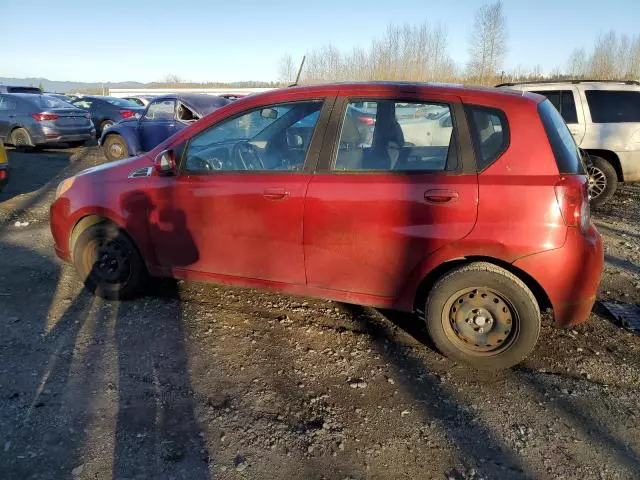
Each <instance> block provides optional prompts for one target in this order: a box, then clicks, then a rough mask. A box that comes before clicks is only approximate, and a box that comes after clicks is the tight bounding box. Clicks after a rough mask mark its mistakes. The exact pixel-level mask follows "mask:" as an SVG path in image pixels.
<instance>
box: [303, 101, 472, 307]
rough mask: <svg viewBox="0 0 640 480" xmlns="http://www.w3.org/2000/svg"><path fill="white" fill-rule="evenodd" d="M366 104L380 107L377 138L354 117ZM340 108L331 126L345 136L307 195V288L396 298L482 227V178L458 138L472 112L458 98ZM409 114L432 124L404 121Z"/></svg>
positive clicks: (326, 155)
mask: <svg viewBox="0 0 640 480" xmlns="http://www.w3.org/2000/svg"><path fill="white" fill-rule="evenodd" d="M363 101H367V102H369V103H372V102H373V103H374V104H375V122H368V123H369V124H372V125H369V128H370V129H371V130H372V131H371V132H367V131H365V130H364V129H363V128H362V126H361V125H358V123H357V117H354V116H353V115H351V114H350V113H349V112H350V107H351V106H353V105H357V104H358V103H359V102H363ZM399 103H401V104H402V106H403V107H402V108H403V110H400V109H399V108H398V104H399ZM339 104H340V102H336V107H335V108H334V116H333V117H332V118H331V121H330V125H337V126H339V127H336V128H335V134H334V133H333V131H328V132H327V136H329V135H332V136H333V137H334V140H333V145H332V146H330V147H328V149H325V150H323V152H322V154H321V157H320V167H321V168H320V170H319V171H318V174H317V175H315V176H314V177H313V179H312V180H311V182H310V184H309V188H308V192H307V201H306V209H305V219H304V225H305V229H304V253H305V262H306V273H307V282H308V285H309V286H310V287H319V288H322V289H328V290H340V291H343V292H350V293H355V294H367V295H374V296H378V297H386V298H396V297H397V296H398V295H400V293H401V291H402V288H403V285H404V284H405V282H406V281H407V279H408V278H409V276H410V275H411V274H412V272H414V270H415V269H416V268H417V267H418V266H419V265H420V263H421V262H422V261H423V260H424V259H425V258H426V257H427V256H428V255H429V254H431V253H433V252H434V251H436V250H437V249H439V248H442V247H444V246H446V245H447V244H450V243H453V242H455V241H456V240H459V239H461V238H463V237H464V236H465V235H467V234H468V233H469V232H470V231H471V229H472V228H473V225H474V223H475V220H476V211H477V201H478V180H477V174H476V173H475V168H473V167H471V168H469V161H468V160H466V158H468V155H469V152H468V151H467V150H469V146H468V145H469V142H468V141H467V142H462V143H461V142H460V141H459V137H460V132H459V130H458V129H457V128H456V123H457V121H460V122H464V113H463V109H462V106H461V103H460V100H459V99H458V98H457V97H453V98H451V97H448V98H438V97H433V98H428V99H426V98H425V99H417V100H416V99H415V97H414V98H413V99H412V100H407V99H402V100H401V99H399V98H397V97H388V96H378V97H375V96H374V97H373V98H354V99H345V100H344V102H343V103H342V105H341V108H339ZM408 105H409V106H410V107H411V108H412V110H415V111H416V112H428V113H429V115H427V114H416V115H415V116H406V115H402V114H401V111H404V110H406V109H407V106H408ZM431 117H433V118H438V119H440V118H446V117H450V118H451V119H452V121H451V122H436V121H434V120H433V118H431ZM438 129H441V130H442V131H437V130H438ZM465 131H466V130H465ZM467 138H468V137H467ZM336 139H337V140H336ZM325 143H326V142H325ZM461 144H462V145H466V147H464V148H461ZM463 160H465V161H463Z"/></svg>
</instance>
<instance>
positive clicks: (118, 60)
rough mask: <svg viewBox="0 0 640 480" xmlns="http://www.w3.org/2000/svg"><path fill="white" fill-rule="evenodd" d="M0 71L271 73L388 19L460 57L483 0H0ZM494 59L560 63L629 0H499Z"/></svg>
mask: <svg viewBox="0 0 640 480" xmlns="http://www.w3.org/2000/svg"><path fill="white" fill-rule="evenodd" d="M0 3H1V4H2V6H1V8H0V11H1V12H2V18H3V20H4V21H3V22H2V38H3V48H2V62H1V66H0V76H6V77H45V78H48V79H49V80H73V81H90V82H106V81H127V80H135V81H141V82H149V81H155V80H161V79H162V78H164V77H165V76H166V75H167V74H169V73H174V74H176V75H178V76H180V77H181V78H184V79H187V80H191V81H221V82H228V81H236V80H264V81H269V80H276V79H277V76H278V72H277V66H278V60H279V58H280V57H281V56H282V55H283V54H285V53H290V54H292V55H293V57H294V59H295V61H296V63H297V62H299V61H300V59H301V58H302V56H303V55H304V54H305V53H306V52H307V51H309V50H313V49H315V48H318V47H321V46H323V45H326V44H329V43H330V44H332V45H334V46H336V47H338V48H340V49H342V50H350V49H351V48H352V47H354V46H358V45H360V46H363V47H367V46H368V45H369V44H370V41H371V39H372V38H373V37H374V36H377V35H381V34H382V33H383V32H384V30H385V28H386V26H387V25H388V24H389V23H396V24H402V23H405V22H407V23H420V22H422V21H425V20H426V21H428V22H430V23H431V24H438V23H441V24H443V25H445V26H446V27H447V29H448V33H449V48H448V50H449V54H450V55H451V56H452V57H453V59H454V61H455V62H456V63H457V64H458V65H461V66H463V65H464V64H466V62H467V60H468V52H467V40H468V36H469V31H470V29H471V26H472V24H473V17H474V13H475V11H476V9H477V8H478V7H479V6H481V5H482V4H483V3H485V2H483V1H475V0H456V1H442V0H438V1H429V0H401V1H388V0H387V1H381V0H364V1H362V0H340V1H337V0H323V1H316V2H314V1H309V0H306V1H300V0H297V1H290V0H272V1H269V2H267V1H264V0H260V1H250V0H236V1H233V2H229V1H220V0H209V1H205V0H181V1H175V0H171V1H165V0H156V1H149V0H127V1H122V0H110V1H107V2H89V1H87V0H58V1H52V0H31V1H20V0H1V1H0ZM504 10H505V14H506V17H507V23H508V26H509V53H508V55H507V58H506V61H505V65H504V69H505V70H509V69H511V68H514V67H516V66H518V65H523V66H528V67H533V66H535V65H538V64H539V65H540V66H541V67H542V69H543V71H546V72H549V71H551V70H552V69H553V68H555V67H558V66H564V65H565V64H566V60H567V57H568V56H569V54H570V52H571V51H572V50H573V49H574V48H575V47H580V46H583V47H586V48H591V46H592V44H593V41H594V39H595V38H596V37H597V36H598V35H599V34H600V33H604V32H606V31H609V30H611V29H614V30H615V31H616V32H617V33H618V34H627V35H631V36H633V35H638V34H640V23H639V22H638V20H639V19H640V1H638V0H626V1H623V0H608V1H606V2H603V1H597V2H594V1H589V0H582V1H577V0H565V1H563V0H555V1H552V0H539V1H531V0H529V1H518V0H505V1H504Z"/></svg>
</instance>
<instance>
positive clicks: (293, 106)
mask: <svg viewBox="0 0 640 480" xmlns="http://www.w3.org/2000/svg"><path fill="white" fill-rule="evenodd" d="M321 108H322V101H315V100H314V101H308V102H295V103H284V104H278V105H272V106H269V107H263V108H259V109H255V110H251V111H249V112H246V113H243V114H241V115H238V116H237V117H234V118H231V119H228V120H224V121H222V122H220V123H218V124H216V125H214V126H212V127H210V128H208V129H207V130H204V131H203V132H200V133H199V134H198V135H196V136H195V137H194V138H193V139H192V140H191V142H190V143H189V146H188V147H187V151H186V152H185V155H184V160H183V161H184V171H185V173H215V172H242V171H293V172H295V171H300V170H302V167H303V166H304V162H305V158H306V155H307V150H308V149H309V144H310V143H311V138H312V136H313V132H314V130H315V127H316V124H317V122H318V118H319V112H320V110H321Z"/></svg>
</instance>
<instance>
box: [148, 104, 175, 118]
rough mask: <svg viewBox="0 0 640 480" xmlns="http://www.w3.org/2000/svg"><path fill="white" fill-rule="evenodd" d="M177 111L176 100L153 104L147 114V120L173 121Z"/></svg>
mask: <svg viewBox="0 0 640 480" xmlns="http://www.w3.org/2000/svg"><path fill="white" fill-rule="evenodd" d="M175 110H176V102H175V101H174V100H161V101H159V102H153V103H152V104H151V105H149V108H148V109H147V113H145V115H144V118H145V120H156V121H157V120H173V116H174V112H175Z"/></svg>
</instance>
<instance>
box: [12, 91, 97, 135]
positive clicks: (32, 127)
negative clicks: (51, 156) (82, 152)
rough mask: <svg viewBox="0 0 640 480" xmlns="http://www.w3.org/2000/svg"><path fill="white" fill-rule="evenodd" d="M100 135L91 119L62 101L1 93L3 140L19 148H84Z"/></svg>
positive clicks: (46, 97) (37, 96)
mask: <svg viewBox="0 0 640 480" xmlns="http://www.w3.org/2000/svg"><path fill="white" fill-rule="evenodd" d="M95 134H96V129H95V127H94V125H93V122H92V121H91V115H89V114H88V113H87V112H86V111H84V110H82V109H80V108H77V107H74V106H73V105H71V104H69V103H67V102H64V101H62V100H60V99H58V98H55V97H51V96H48V95H35V94H28V93H0V140H3V141H4V142H5V143H7V144H10V145H14V146H15V147H19V148H32V147H35V146H38V145H45V144H56V143H67V144H71V145H74V146H75V145H81V144H84V142H86V141H87V140H89V139H90V138H93V137H94V136H95Z"/></svg>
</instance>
